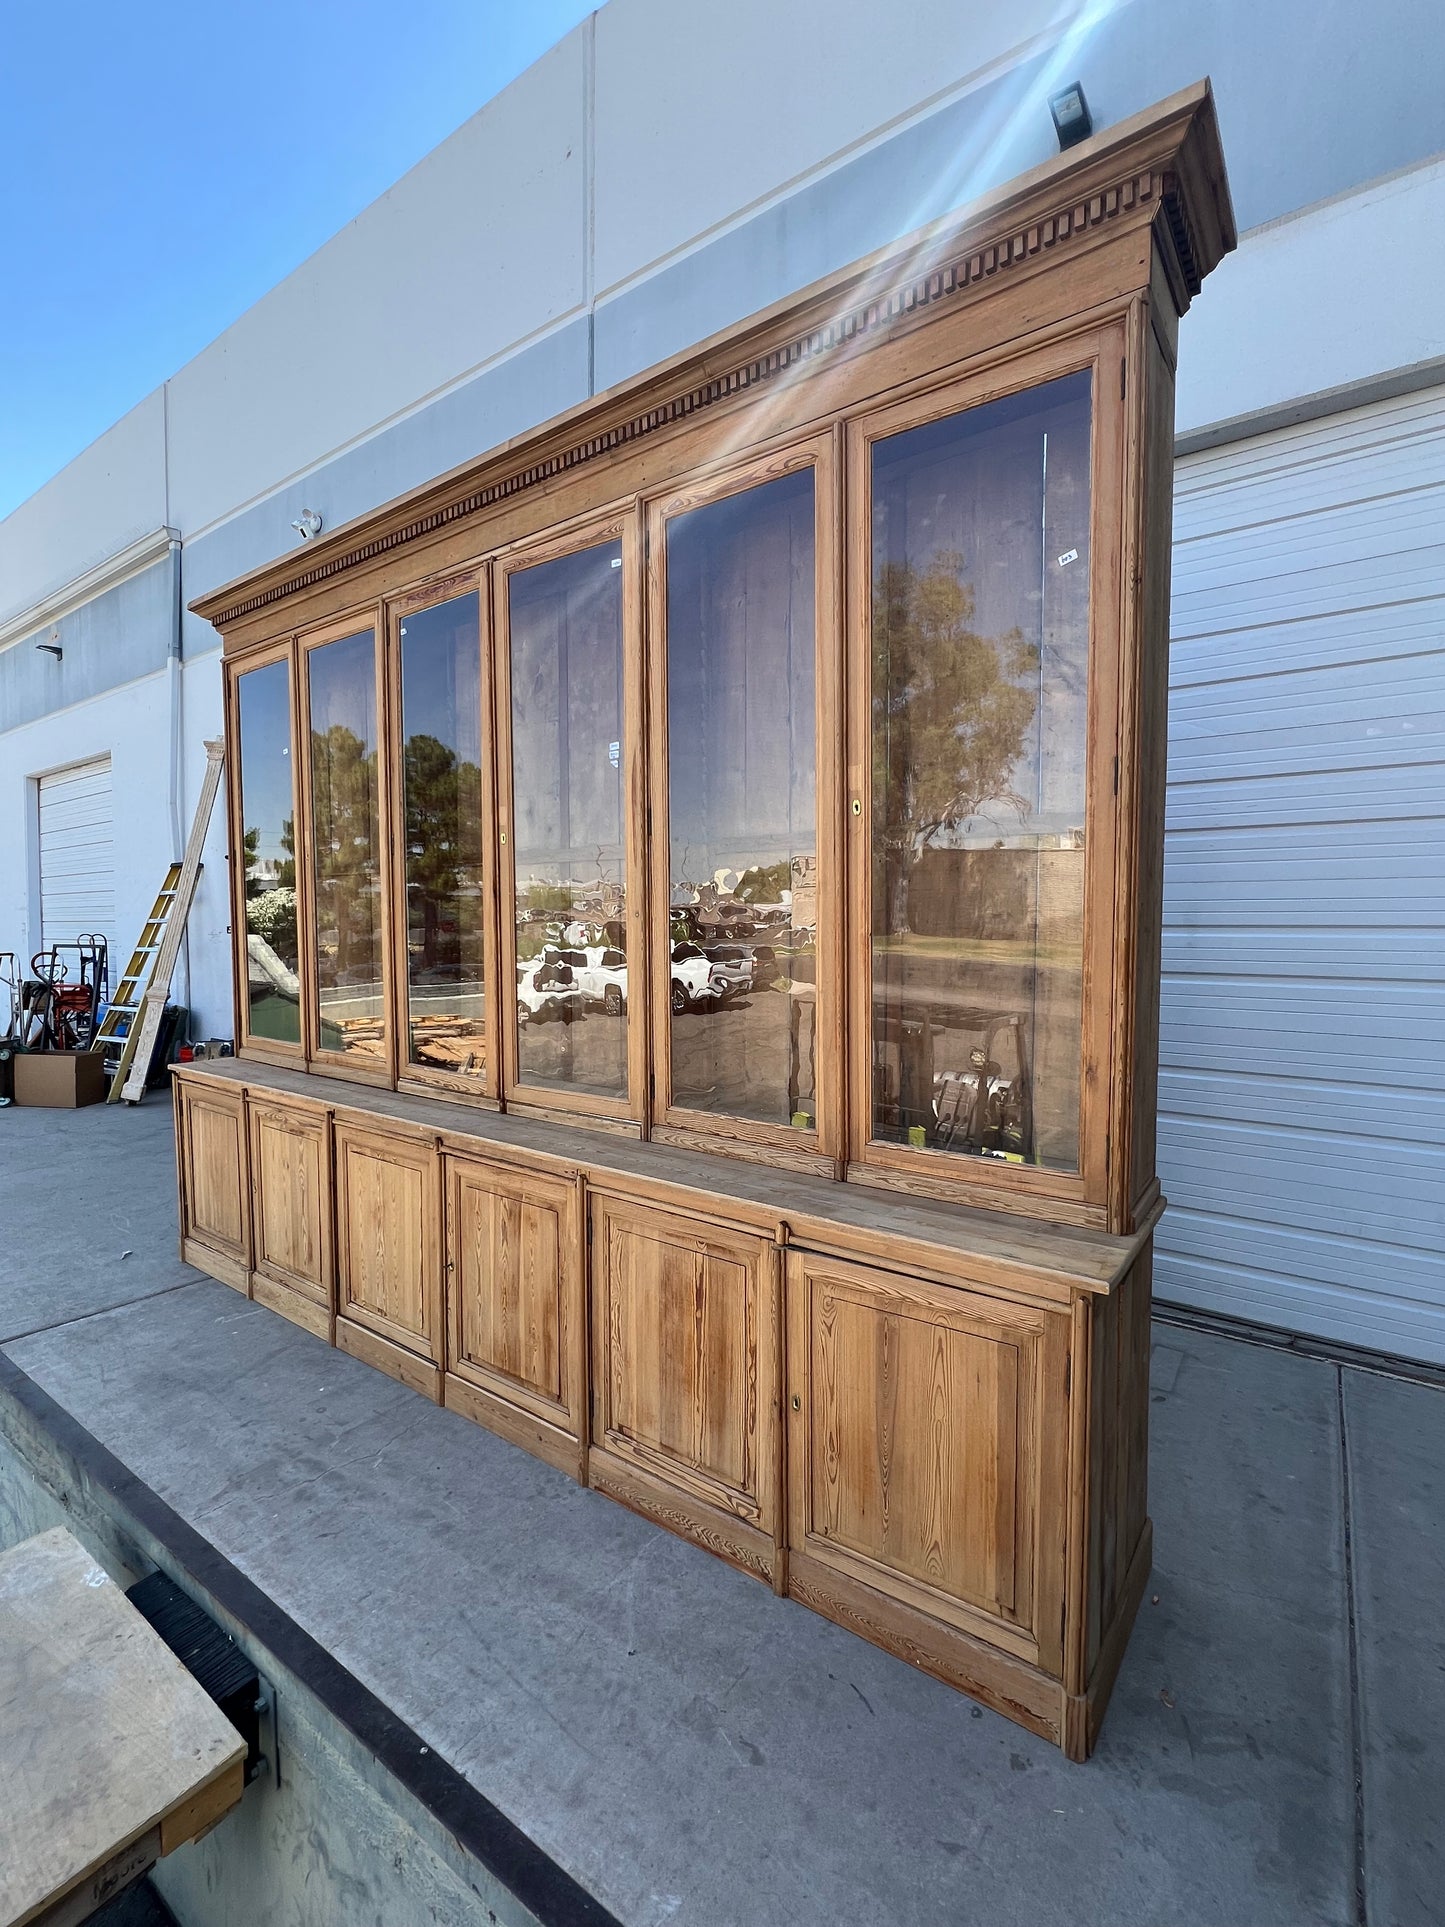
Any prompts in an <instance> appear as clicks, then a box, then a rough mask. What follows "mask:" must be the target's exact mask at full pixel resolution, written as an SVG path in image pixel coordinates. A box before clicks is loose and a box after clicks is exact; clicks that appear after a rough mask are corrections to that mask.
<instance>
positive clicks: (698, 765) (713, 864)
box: [667, 469, 816, 884]
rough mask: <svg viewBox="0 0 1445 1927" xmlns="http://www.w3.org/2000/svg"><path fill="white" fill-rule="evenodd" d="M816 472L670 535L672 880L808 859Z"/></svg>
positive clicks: (736, 500) (732, 499)
mask: <svg viewBox="0 0 1445 1927" xmlns="http://www.w3.org/2000/svg"><path fill="white" fill-rule="evenodd" d="M813 599H814V556H813V473H812V470H811V469H805V470H802V471H800V472H799V473H798V474H796V475H787V476H782V477H780V478H779V479H778V480H776V481H773V482H766V483H763V484H762V485H760V486H759V487H757V488H750V489H744V490H741V491H740V492H739V493H738V494H736V495H729V496H725V497H724V498H723V499H722V500H721V501H717V502H710V503H708V504H706V505H705V506H704V507H702V508H698V509H693V510H691V511H690V512H689V513H688V514H686V515H679V516H676V517H675V518H674V519H673V520H672V521H670V522H669V523H668V526H667V636H668V642H667V659H668V669H667V678H668V736H669V747H670V752H671V772H670V786H669V812H670V816H671V832H672V863H673V879H674V882H679V883H680V882H682V881H683V880H684V873H686V880H687V881H689V882H691V883H693V884H697V883H701V882H706V881H708V880H709V879H711V877H712V875H713V872H714V870H715V869H716V868H717V867H718V866H719V865H725V866H727V867H730V868H732V869H736V870H740V871H741V870H747V869H749V868H750V867H752V866H753V865H756V864H775V863H778V862H780V861H784V860H786V859H788V858H790V857H793V856H796V855H800V854H806V855H811V854H812V852H813V849H814V844H815V835H816V832H815V828H814V804H813V763H814V759H813V684H814V647H813Z"/></svg>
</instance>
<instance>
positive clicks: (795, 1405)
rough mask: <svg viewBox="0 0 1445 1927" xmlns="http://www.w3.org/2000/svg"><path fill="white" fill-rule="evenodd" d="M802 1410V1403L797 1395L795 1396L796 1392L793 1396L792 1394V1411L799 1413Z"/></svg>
mask: <svg viewBox="0 0 1445 1927" xmlns="http://www.w3.org/2000/svg"><path fill="white" fill-rule="evenodd" d="M802 1409H803V1401H802V1399H800V1398H799V1397H798V1394H797V1393H796V1392H794V1394H793V1410H794V1411H795V1412H801V1411H802Z"/></svg>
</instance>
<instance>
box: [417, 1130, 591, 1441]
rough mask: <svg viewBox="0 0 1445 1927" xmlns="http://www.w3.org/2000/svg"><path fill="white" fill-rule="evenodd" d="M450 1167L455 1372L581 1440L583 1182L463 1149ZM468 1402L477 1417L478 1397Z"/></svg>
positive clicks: (449, 1292) (449, 1275)
mask: <svg viewBox="0 0 1445 1927" xmlns="http://www.w3.org/2000/svg"><path fill="white" fill-rule="evenodd" d="M445 1166H446V1253H447V1258H446V1297H447V1331H448V1354H447V1368H448V1371H449V1373H451V1374H452V1375H454V1376H455V1377H456V1378H457V1379H460V1380H463V1381H465V1382H466V1383H467V1384H469V1385H471V1386H472V1387H474V1388H475V1389H477V1390H479V1391H482V1392H486V1393H488V1394H490V1396H491V1397H492V1398H493V1399H494V1400H500V1401H502V1402H504V1403H509V1404H511V1405H514V1406H516V1407H518V1408H520V1409H521V1410H522V1411H525V1412H527V1413H529V1414H531V1415H532V1416H533V1417H534V1418H537V1419H541V1420H544V1421H545V1422H546V1423H547V1424H548V1425H550V1426H553V1427H558V1428H560V1429H561V1430H562V1431H563V1432H564V1433H566V1434H568V1435H569V1436H570V1437H571V1438H573V1439H574V1440H576V1441H580V1440H581V1437H582V1432H583V1427H584V1415H585V1374H586V1359H585V1356H584V1340H585V1318H584V1312H583V1305H584V1299H583V1277H582V1263H581V1254H582V1238H581V1219H580V1205H579V1202H578V1195H577V1186H576V1183H575V1181H573V1180H570V1179H568V1178H566V1177H558V1178H552V1177H544V1176H540V1175H537V1174H531V1173H521V1172H516V1171H509V1170H507V1169H505V1168H499V1167H498V1166H496V1165H489V1164H483V1163H480V1162H476V1161H473V1160H469V1159H464V1158H457V1157H448V1158H447V1159H446V1160H445ZM449 1402H451V1401H450V1400H449ZM464 1403H465V1404H466V1405H467V1409H468V1410H469V1412H470V1415H471V1416H474V1417H475V1416H479V1415H480V1411H481V1408H480V1407H478V1406H477V1405H476V1403H475V1402H474V1401H472V1402H467V1401H464ZM483 1422H485V1420H484V1421H483ZM574 1456H575V1454H574Z"/></svg>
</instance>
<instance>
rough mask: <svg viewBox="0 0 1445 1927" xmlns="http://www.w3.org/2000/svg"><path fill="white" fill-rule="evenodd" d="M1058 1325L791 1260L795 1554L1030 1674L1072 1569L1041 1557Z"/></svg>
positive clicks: (795, 1255) (1050, 1527)
mask: <svg viewBox="0 0 1445 1927" xmlns="http://www.w3.org/2000/svg"><path fill="white" fill-rule="evenodd" d="M1061 1322H1062V1321H1059V1320H1057V1319H1051V1318H1050V1317H1049V1316H1048V1315H1046V1314H1044V1313H1042V1312H1040V1311H1033V1312H1030V1311H1028V1310H1026V1309H1024V1308H1021V1307H1014V1306H1010V1305H1006V1304H998V1303H994V1302H991V1301H988V1300H986V1299H977V1298H971V1297H968V1296H965V1295H964V1294H961V1293H957V1292H950V1291H947V1290H937V1289H932V1288H929V1287H926V1286H914V1287H912V1288H910V1287H909V1286H908V1285H907V1284H905V1283H903V1282H902V1281H899V1280H896V1279H891V1278H888V1277H885V1276H883V1275H881V1274H878V1273H876V1272H871V1271H868V1270H865V1269H863V1268H861V1267H857V1266H840V1265H837V1264H835V1263H831V1262H829V1261H826V1260H822V1259H819V1258H817V1257H815V1256H813V1255H812V1254H809V1253H805V1252H800V1251H797V1250H790V1251H789V1253H788V1393H789V1397H788V1416H789V1441H788V1466H789V1515H790V1516H789V1535H788V1537H789V1545H790V1547H791V1548H793V1550H795V1551H804V1552H806V1554H807V1555H808V1557H809V1558H811V1559H814V1560H816V1561H818V1562H819V1563H823V1564H827V1565H829V1566H830V1567H832V1568H833V1569H834V1570H837V1571H839V1572H841V1573H845V1574H847V1575H849V1576H851V1577H853V1578H856V1579H858V1580H860V1581H861V1582H863V1583H865V1584H869V1585H871V1586H874V1587H876V1588H877V1589H878V1590H880V1591H882V1592H885V1593H887V1594H888V1595H889V1596H891V1597H894V1598H897V1599H900V1600H902V1601H903V1602H905V1603H907V1604H909V1605H911V1606H913V1607H915V1608H917V1609H918V1610H920V1611H925V1612H928V1613H930V1614H931V1615H933V1616H935V1617H937V1618H940V1619H942V1620H943V1621H944V1622H945V1623H948V1624H952V1625H955V1626H957V1627H959V1628H960V1629H963V1630H967V1631H970V1632H974V1633H980V1632H981V1633H985V1634H987V1635H989V1636H991V1637H994V1638H996V1639H998V1640H1000V1641H1001V1642H1002V1643H1003V1644H1004V1645H1005V1646H1007V1647H1008V1648H1009V1649H1010V1650H1012V1651H1015V1652H1017V1653H1019V1654H1020V1655H1022V1656H1023V1657H1026V1658H1028V1659H1030V1660H1037V1659H1038V1657H1039V1651H1040V1643H1041V1642H1040V1638H1039V1633H1038V1628H1039V1626H1040V1625H1043V1626H1045V1627H1048V1628H1052V1627H1053V1626H1055V1625H1056V1624H1057V1622H1058V1619H1059V1617H1060V1614H1061V1611H1062V1599H1061V1595H1060V1591H1059V1585H1060V1569H1061V1556H1058V1557H1052V1558H1050V1559H1048V1560H1047V1561H1044V1560H1042V1559H1041V1558H1040V1553H1039V1541H1040V1539H1041V1538H1043V1537H1045V1536H1048V1535H1052V1534H1058V1533H1059V1529H1060V1521H1059V1518H1058V1504H1057V1495H1058V1491H1059V1490H1060V1489H1061V1484H1062V1479H1061V1469H1062V1463H1063V1436H1062V1429H1061V1426H1060V1423H1059V1418H1060V1415H1059V1414H1058V1413H1057V1412H1044V1411H1043V1409H1042V1397H1041V1395H1042V1392H1043V1389H1044V1384H1045V1358H1046V1354H1047V1353H1048V1351H1049V1350H1050V1349H1051V1347H1056V1346H1057V1345H1058V1344H1060V1343H1061V1342H1066V1341H1063V1339H1062V1334H1061V1333H1060V1332H1059V1331H1057V1330H1055V1329H1053V1327H1055V1326H1057V1325H1059V1324H1061ZM1045 1505H1047V1506H1048V1507H1049V1513H1048V1516H1045V1511H1044V1508H1045ZM1041 1576H1043V1577H1045V1578H1046V1580H1047V1585H1048V1592H1047V1594H1046V1595H1045V1594H1044V1592H1043V1591H1042V1588H1041V1586H1040V1578H1041ZM990 1622H992V1623H990Z"/></svg>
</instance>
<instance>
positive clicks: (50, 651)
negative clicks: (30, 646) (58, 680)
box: [35, 629, 65, 662]
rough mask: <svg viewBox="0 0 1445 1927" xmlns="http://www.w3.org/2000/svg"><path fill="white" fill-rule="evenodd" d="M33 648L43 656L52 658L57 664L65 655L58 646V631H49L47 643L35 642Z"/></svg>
mask: <svg viewBox="0 0 1445 1927" xmlns="http://www.w3.org/2000/svg"><path fill="white" fill-rule="evenodd" d="M35 647H36V648H37V649H39V650H40V651H41V653H42V654H43V655H47V656H54V658H55V660H56V661H57V662H59V661H60V659H61V657H62V656H63V655H64V654H65V651H64V650H63V649H62V648H61V646H60V631H59V629H52V630H51V632H50V640H49V642H37V643H36V645H35Z"/></svg>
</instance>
